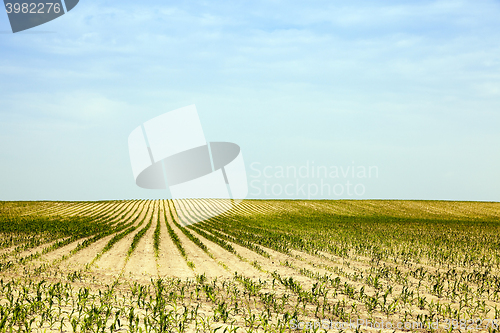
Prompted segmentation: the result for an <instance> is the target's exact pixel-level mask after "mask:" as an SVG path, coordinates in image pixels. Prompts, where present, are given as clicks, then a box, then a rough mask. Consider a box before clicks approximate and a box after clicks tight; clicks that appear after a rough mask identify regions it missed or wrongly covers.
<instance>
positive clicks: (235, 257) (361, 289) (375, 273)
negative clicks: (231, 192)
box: [0, 199, 500, 332]
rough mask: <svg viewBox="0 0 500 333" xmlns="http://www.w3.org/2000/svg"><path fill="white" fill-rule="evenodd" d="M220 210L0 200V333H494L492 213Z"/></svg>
mask: <svg viewBox="0 0 500 333" xmlns="http://www.w3.org/2000/svg"><path fill="white" fill-rule="evenodd" d="M227 204H228V202H227V201H224V200H209V199H204V200H200V199H198V200H176V202H173V201H172V200H130V201H99V202H0V332H11V331H13V332H17V331H21V332H291V331H294V329H299V328H303V331H307V332H324V331H339V329H341V330H343V331H348V332H349V331H351V332H354V331H358V332H365V331H369V332H371V331H373V332H375V331H377V332H378V331H380V330H382V332H394V331H396V332H399V331H440V332H441V331H442V332H445V331H446V332H450V331H454V332H459V331H460V332H464V331H485V332H494V331H495V332H497V331H498V328H499V326H500V239H499V234H500V203H487V202H449V201H396V200H394V201H393V200H362V201H356V200H336V201H329V200H317V201H313V200H288V201H287V200H267V201H266V200H244V201H242V202H241V203H239V204H238V205H236V206H235V207H234V208H233V209H231V210H229V211H227V212H225V213H222V214H220V215H218V216H216V217H213V218H210V219H207V220H205V221H202V222H199V223H195V224H190V223H186V221H188V222H189V221H196V220H197V219H199V218H200V216H206V215H207V214H210V212H213V211H219V210H221V209H222V208H223V207H224V206H225V205H227ZM496 319H499V321H497V320H496ZM320 323H321V324H322V326H323V327H322V328H321V327H319V326H320V325H319V324H320ZM342 323H344V325H347V324H348V323H353V325H354V324H356V323H357V324H359V325H358V326H351V327H347V326H345V327H343V328H342V327H341V325H342ZM436 323H437V324H438V325H437V326H436V325H435V324H436ZM399 324H401V325H400V326H398V325H399ZM335 325H337V326H335ZM339 325H340V326H339ZM380 325H382V326H383V327H380ZM391 325H392V326H391ZM330 328H331V330H330Z"/></svg>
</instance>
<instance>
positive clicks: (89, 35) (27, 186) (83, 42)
mask: <svg viewBox="0 0 500 333" xmlns="http://www.w3.org/2000/svg"><path fill="white" fill-rule="evenodd" d="M499 17H500V2H498V1H481V0H480V1H350V2H345V1H307V2H305V1H212V2H210V1H190V2H181V1H169V2H166V1H141V2H137V1H123V0H121V1H87V0H81V1H80V3H79V4H78V6H76V7H75V8H74V9H73V10H72V11H71V12H69V13H68V14H66V15H64V16H62V17H60V18H58V19H56V20H54V21H52V22H49V23H47V24H44V25H42V26H39V27H36V28H33V29H31V30H28V31H26V32H20V33H17V34H12V33H8V32H9V31H10V26H9V22H8V18H7V15H6V13H3V14H0V32H1V33H0V50H1V52H0V189H1V190H0V200H43V199H47V200H100V199H130V198H161V197H168V193H167V192H165V191H154V190H144V189H140V188H138V187H137V186H136V185H135V183H134V179H133V176H132V170H131V167H130V161H129V156H128V148H127V138H128V135H129V133H130V132H131V131H132V130H133V129H134V128H135V127H137V126H138V125H140V124H141V123H143V122H144V121H146V120H149V119H151V118H153V117H155V116H157V115H159V114H162V113H164V112H167V111H170V110H174V109H176V108H179V107H183V106H186V105H190V104H196V106H197V109H198V113H199V115H200V119H201V121H202V124H203V127H204V130H205V136H206V138H207V139H208V140H209V141H229V142H235V143H238V144H239V145H240V146H241V148H242V152H243V156H244V159H245V163H246V165H247V172H248V175H249V182H250V181H255V182H254V183H253V184H254V185H255V186H254V188H253V190H251V191H250V197H304V196H303V195H302V194H301V193H298V194H296V195H293V196H285V195H274V194H270V195H264V194H263V193H261V194H257V192H258V191H257V190H256V189H255V187H260V188H261V190H262V191H261V192H263V182H264V181H266V180H267V181H268V182H270V184H271V185H272V184H279V186H286V185H287V184H289V183H290V184H291V183H295V182H296V181H300V182H302V183H305V184H312V183H317V182H320V181H321V179H295V178H293V179H292V178H290V177H288V178H280V177H276V176H273V177H271V178H270V179H266V178H264V177H257V175H258V172H257V171H255V169H263V168H264V167H266V166H269V167H270V168H269V169H268V170H271V169H272V170H278V169H279V168H280V167H287V166H288V167H295V168H300V167H301V166H305V165H313V164H314V165H316V166H319V165H323V166H326V167H328V168H332V167H338V168H340V167H342V168H344V169H346V168H347V167H352V166H355V167H360V166H361V167H362V166H366V167H368V166H376V167H377V168H378V177H372V178H369V179H367V178H364V179H359V178H356V177H354V178H356V179H348V177H347V178H346V177H344V178H342V177H340V179H326V180H324V181H327V182H330V184H331V185H332V186H333V185H334V184H336V183H337V182H338V183H342V184H344V183H345V182H346V181H351V182H352V183H353V184H362V185H363V188H364V191H363V194H362V195H348V194H347V193H343V194H342V195H331V196H330V197H331V198H353V199H368V198H380V199H383V198H388V199H442V200H488V201H500V186H499V185H500V172H499V171H498V170H500V154H499V147H500V131H499V128H500V44H499V43H498V36H499V35H500V21H499V20H498V18H499ZM308 163H309V164H308ZM251 165H253V168H252V167H251ZM351 178H352V177H351ZM279 186H278V185H277V187H276V188H277V189H279ZM277 192H278V190H277V191H276V193H277ZM312 197H314V198H317V197H321V195H316V196H312ZM323 197H329V196H328V195H325V196H323Z"/></svg>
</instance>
